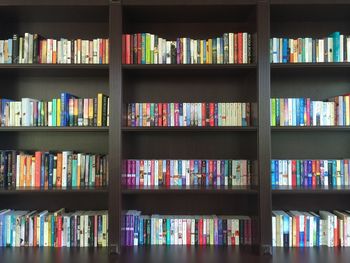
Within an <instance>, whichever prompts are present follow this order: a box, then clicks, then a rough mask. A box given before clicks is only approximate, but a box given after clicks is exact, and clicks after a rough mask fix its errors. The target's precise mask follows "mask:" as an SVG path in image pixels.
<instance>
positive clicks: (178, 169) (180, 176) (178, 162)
mask: <svg viewBox="0 0 350 263" xmlns="http://www.w3.org/2000/svg"><path fill="white" fill-rule="evenodd" d="M183 172H185V171H182V160H178V161H177V174H178V175H179V178H178V182H177V184H178V185H180V186H181V185H182V183H183V182H182V178H183V176H182V175H183ZM185 183H186V182H185Z"/></svg>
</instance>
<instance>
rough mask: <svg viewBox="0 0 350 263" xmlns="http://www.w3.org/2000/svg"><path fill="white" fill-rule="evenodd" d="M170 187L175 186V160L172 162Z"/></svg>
mask: <svg viewBox="0 0 350 263" xmlns="http://www.w3.org/2000/svg"><path fill="white" fill-rule="evenodd" d="M170 185H174V160H170Z"/></svg>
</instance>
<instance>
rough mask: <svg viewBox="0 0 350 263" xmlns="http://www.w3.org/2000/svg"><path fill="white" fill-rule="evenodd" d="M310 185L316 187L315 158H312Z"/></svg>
mask: <svg viewBox="0 0 350 263" xmlns="http://www.w3.org/2000/svg"><path fill="white" fill-rule="evenodd" d="M311 162H312V187H316V160H312V161H311Z"/></svg>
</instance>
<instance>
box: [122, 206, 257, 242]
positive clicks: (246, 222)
mask: <svg viewBox="0 0 350 263" xmlns="http://www.w3.org/2000/svg"><path fill="white" fill-rule="evenodd" d="M252 229H253V227H252V219H251V218H250V217H248V216H215V215H213V216H179V215H175V216H161V215H152V216H145V215H141V212H140V211H135V210H129V211H126V212H124V214H123V219H122V244H123V245H125V246H142V245H201V246H213V245H223V246H238V245H251V244H252Z"/></svg>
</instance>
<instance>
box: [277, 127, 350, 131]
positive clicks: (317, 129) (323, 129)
mask: <svg viewBox="0 0 350 263" xmlns="http://www.w3.org/2000/svg"><path fill="white" fill-rule="evenodd" d="M271 131H272V132H291V131H292V132H314V131H326V132H329V131H350V127H349V126H274V127H271Z"/></svg>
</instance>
